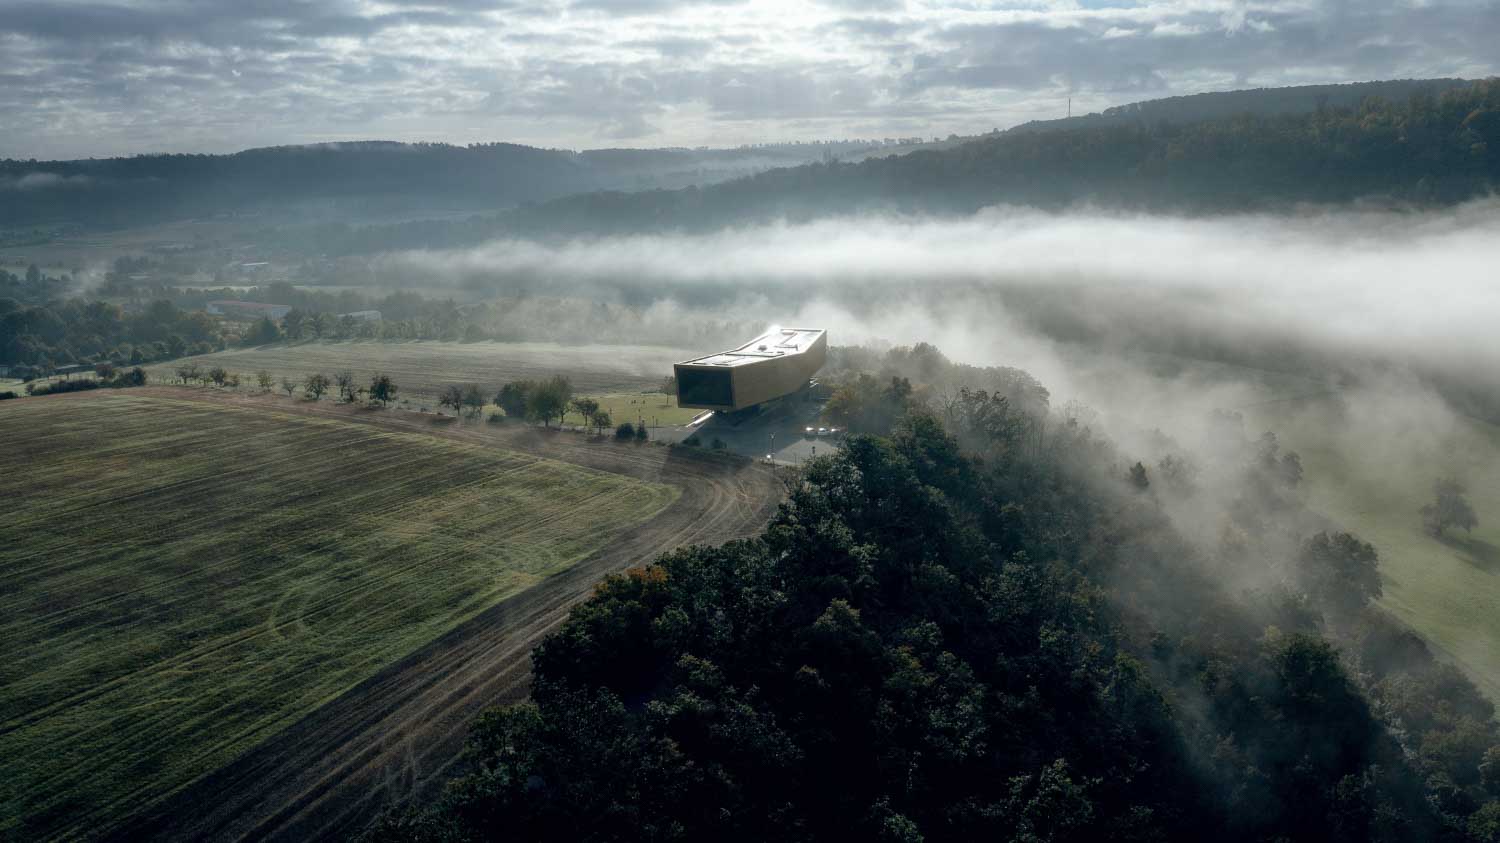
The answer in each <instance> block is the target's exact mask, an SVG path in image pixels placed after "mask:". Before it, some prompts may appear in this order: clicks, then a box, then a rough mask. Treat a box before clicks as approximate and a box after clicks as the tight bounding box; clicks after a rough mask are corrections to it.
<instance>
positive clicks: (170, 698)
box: [0, 365, 678, 837]
mask: <svg viewBox="0 0 1500 843" xmlns="http://www.w3.org/2000/svg"><path fill="white" fill-rule="evenodd" d="M246 368H248V366H247V367H246ZM330 368H331V365H330ZM0 440H3V441H4V442H5V443H6V447H5V448H3V449H0V501H4V508H5V511H4V513H3V516H0V640H3V641H4V642H5V650H6V658H5V659H4V661H3V662H0V758H4V759H5V765H4V768H5V775H4V776H3V777H0V836H4V837H31V836H34V833H35V832H36V831H38V830H41V829H46V830H47V833H48V834H49V835H51V834H57V835H59V836H79V835H81V836H91V835H92V834H94V833H97V832H98V831H99V830H100V829H101V828H102V827H103V825H104V823H105V822H106V821H110V822H116V821H119V820H121V819H122V818H126V817H128V816H130V815H131V814H133V813H134V812H136V811H138V810H140V809H141V808H143V807H145V806H146V805H147V804H149V802H150V801H151V800H157V799H160V798H163V797H165V796H166V795H168V794H170V793H172V792H174V791H175V790H177V789H180V788H181V787H183V786H185V785H186V784H188V783H189V782H191V781H193V780H194V779H195V778H197V777H199V776H202V775H204V774H206V773H208V772H210V771H212V770H214V769H216V768H217V767H219V766H221V765H223V764H224V763H226V762H228V761H229V760H231V759H232V758H234V757H235V756H237V755H239V754H240V753H242V752H244V751H245V750H247V749H249V748H251V747H253V746H254V745H256V744H257V743H258V742H260V741H262V740H264V739H265V738H267V737H268V736H270V735H272V734H274V733H276V732H277V731H278V730H280V729H282V728H284V727H286V726H287V725H289V724H291V723H292V722H294V721H295V720H297V719H298V718H299V717H301V716H303V715H304V714H306V713H308V712H309V711H311V710H313V709H314V708H316V707H318V706H319V705H321V704H323V703H325V702H327V701H329V700H331V699H333V698H334V697H336V696H338V695H339V694H340V693H342V692H344V691H346V690H348V689H349V688H351V687H352V686H354V685H355V684H357V683H358V682H360V681H361V680H363V679H365V678H367V677H369V676H371V675H372V674H374V673H375V672H377V671H378V670H379V669H380V668H382V667H383V666H385V665H387V664H390V663H391V662H393V661H394V660H396V659H398V658H400V657H401V656H403V655H405V654H407V653H409V652H411V651H413V650H415V649H416V648H418V647H420V646H421V645H423V644H424V643H426V642H428V641H430V640H432V639H433V638H435V637H436V636H438V635H439V634H441V633H443V632H444V631H446V630H448V629H451V628H452V627H454V626H455V625H456V624H458V623H459V622H461V621H463V620H465V619H466V618H469V617H472V616H473V615H475V614H477V613H478V612H480V611H481V610H483V609H485V608H487V607H489V606H491V605H493V604H494V603H496V602H497V601H499V600H501V599H502V598H505V597H507V596H509V595H512V594H515V593H518V592H520V591H522V590H524V589H526V588H527V587H529V586H530V585H532V584H533V583H536V582H537V581H538V580H540V579H541V578H544V577H546V576H548V575H549V574H552V573H555V572H557V571H559V570H562V569H565V568H567V567H568V566H570V565H572V564H574V563H576V562H577V561H579V560H581V559H583V558H584V557H586V556H587V555H588V554H590V553H592V552H593V551H595V550H597V549H599V548H601V547H603V546H605V545H606V543H608V542H609V541H611V539H612V538H613V537H614V536H616V535H618V534H619V533H620V531H622V530H624V529H626V528H629V527H631V526H633V525H636V524H639V523H641V522H643V521H645V520H647V519H648V518H650V517H651V516H652V515H654V514H655V513H657V512H659V511H660V510H662V509H663V508H664V507H666V506H667V505H668V504H669V503H670V502H671V501H673V500H674V499H675V498H676V496H677V494H678V492H677V490H675V489H672V488H670V487H667V486H664V485H657V484H651V483H645V482H641V481H636V480H633V479H629V478H625V477H621V476H618V475H613V474H608V473H603V472H598V471H592V470H589V469H585V468H581V467H576V466H572V465H566V464H562V463H558V462H553V461H548V460H544V459H539V458H534V457H531V456H528V455H526V454H522V453H515V452H508V451H504V450H499V449H496V448H493V447H486V446H478V445H469V444H465V443H458V442H452V441H448V440H444V439H438V438H434V437H428V436H424V435H421V434H416V433H406V432H398V431H381V430H379V429H371V428H370V427H368V426H365V425H354V424H350V423H347V422H343V421H340V420H336V419H320V418H308V417H301V416H293V415H289V414H282V413H278V412H276V411H274V410H269V409H266V408H264V407H246V408H234V407H222V406H213V405H206V404H204V403H201V402H193V401H189V400H177V399H171V398H163V397H153V396H143V395H136V394H132V393H130V392H115V391H105V392H99V393H92V394H90V395H87V396H76V397H70V398H68V399H61V400H60V399H53V398H45V399H28V400H20V401H8V402H4V403H3V404H0Z"/></svg>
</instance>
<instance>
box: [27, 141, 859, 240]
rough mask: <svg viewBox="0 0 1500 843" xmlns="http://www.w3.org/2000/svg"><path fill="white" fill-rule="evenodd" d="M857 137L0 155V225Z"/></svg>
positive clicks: (224, 212)
mask: <svg viewBox="0 0 1500 843" xmlns="http://www.w3.org/2000/svg"><path fill="white" fill-rule="evenodd" d="M870 147H871V144H870V143H868V142H862V141H853V142H832V143H810V144H766V145H762V146H757V147H742V148H737V149H596V150H586V151H583V152H575V151H572V150H566V149H539V148H536V147H530V146H522V145H519V144H512V143H491V144H474V145H469V146H453V145H450V144H442V143H416V144H407V143H395V142H390V141H364V142H354V143H337V144H313V145H308V146H281V147H267V148H263V149H250V150H246V151H244V152H237V153H234V154H232V155H138V156H135V157H129V158H107V159H98V160H95V159H89V160H82V161H19V160H3V161H0V191H4V192H5V195H6V198H7V201H6V202H5V203H0V227H6V226H32V225H40V224H57V223H75V224H82V225H86V226H106V227H108V226H138V225H141V224H143V223H149V222H160V221H166V220H174V219H184V218H195V217H212V216H231V217H243V218H248V219H251V220H253V219H255V218H257V217H260V216H262V215H269V214H271V213H273V212H274V214H275V215H276V219H277V221H278V222H280V221H284V220H286V219H289V218H290V219H307V220H356V221H368V220H370V219H379V218H389V217H392V216H395V217H402V216H428V215H434V214H441V213H446V214H452V213H455V212H457V213H462V212H478V211H495V210H498V209H502V208H507V207H511V206H514V205H517V204H521V203H526V202H538V201H545V200H549V199H555V198H557V197H560V196H566V195H569V194H573V193H584V192H589V191H597V190H640V189H648V188H677V187H684V186H687V185H696V184H711V183H714V182H718V181H723V180H725V179H731V178H738V177H743V176H746V175H750V174H753V173H756V172H760V171H762V170H766V169H770V168H773V167H786V166H793V165H797V164H803V163H807V162H809V161H818V160H822V159H824V158H826V157H829V156H835V155H844V154H850V153H858V152H863V151H866V150H868V149H869V148H870Z"/></svg>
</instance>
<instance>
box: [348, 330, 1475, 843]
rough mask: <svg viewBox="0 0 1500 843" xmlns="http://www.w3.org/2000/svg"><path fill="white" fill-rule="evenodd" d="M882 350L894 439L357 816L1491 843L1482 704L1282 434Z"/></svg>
mask: <svg viewBox="0 0 1500 843" xmlns="http://www.w3.org/2000/svg"><path fill="white" fill-rule="evenodd" d="M886 357H887V358H888V359H889V360H890V361H891V364H892V365H890V366H886V365H881V366H879V367H877V368H875V369H874V370H869V371H856V370H855V369H852V368H851V369H850V370H849V373H850V375H851V376H852V377H853V378H855V380H856V382H857V379H858V377H859V375H867V376H868V377H869V378H870V379H871V381H872V384H871V385H870V386H869V388H868V389H865V388H864V387H861V390H863V391H864V393H865V394H866V395H867V397H869V398H870V399H871V400H873V401H876V402H879V403H881V405H882V406H883V407H884V409H885V410H890V411H891V412H890V413H889V414H888V415H887V416H885V417H884V418H888V419H889V426H888V427H887V428H885V429H883V430H871V431H870V432H869V433H866V434H856V435H854V436H852V437H851V438H850V439H848V440H847V443H846V444H845V446H844V447H843V448H841V449H840V450H839V451H838V452H837V453H835V454H833V455H831V456H824V457H822V458H819V459H817V460H814V461H812V462H811V463H810V464H808V465H807V466H806V468H805V470H804V471H803V472H802V473H801V474H800V476H799V477H798V478H797V479H796V480H795V482H793V483H792V485H791V492H790V497H789V499H788V501H787V502H786V503H785V505H783V507H782V508H781V510H780V512H779V514H778V515H777V516H776V517H775V519H774V520H773V522H772V524H771V525H770V527H768V528H767V530H766V531H765V532H764V533H763V534H762V535H760V536H758V537H756V538H753V539H750V540H747V541H741V542H734V543H731V544H728V545H724V546H722V547H718V548H708V547H699V548H689V549H685V550H679V551H675V552H672V553H669V554H666V555H664V556H662V557H661V558H659V559H657V560H656V561H655V562H653V563H652V564H649V565H646V566H643V567H640V568H636V569H633V570H631V571H629V572H627V573H625V574H623V575H619V576H615V577H611V578H609V579H608V580H606V581H605V583H604V584H603V585H601V586H600V587H599V589H598V590H597V591H596V593H595V595H594V597H593V598H592V599H590V600H589V601H588V602H587V603H585V604H583V605H582V606H580V607H579V608H577V609H575V610H574V611H573V613H572V614H571V616H570V618H569V620H568V621H567V623H566V624H565V625H564V626H563V627H562V628H561V629H560V630H559V631H558V632H556V633H555V634H553V635H552V636H550V637H549V638H547V639H546V640H545V641H544V642H543V644H542V645H541V646H540V647H539V648H538V649H537V650H536V651H535V653H534V655H533V666H534V672H535V676H534V681H533V686H532V687H533V691H532V699H531V700H530V701H529V702H526V703H523V704H519V705H514V706H510V707H506V708H500V709H495V710H493V711H491V712H490V713H488V714H486V715H484V716H483V717H482V718H481V719H480V721H479V722H478V724H477V726H476V727H475V728H474V730H473V732H472V734H471V737H470V741H469V757H468V761H467V769H466V770H465V771H464V772H463V774H462V775H461V776H460V777H459V778H458V779H456V780H455V781H454V782H452V783H451V784H450V785H449V787H448V788H447V789H446V790H445V791H444V794H443V795H442V796H441V797H440V798H438V799H437V800H436V801H435V802H434V803H431V804H429V805H427V806H422V808H421V809H420V810H412V811H407V812H403V813H397V814H393V815H390V816H388V817H386V818H385V819H384V820H383V821H382V824H381V825H380V827H379V828H377V830H376V831H375V833H374V837H375V839H381V840H384V839H389V840H395V839H430V840H438V839H442V840H483V839H530V840H554V839H555V840H564V839H567V840H574V839H643V838H645V839H663V840H697V839H716V840H747V841H748V840H768V839H776V840H847V839H869V840H905V841H914V840H930V841H938V840H953V841H966V840H975V839H1006V840H1056V841H1073V840H1076V841H1085V840H1089V841H1092V840H1164V839H1182V840H1194V839H1201V837H1202V835H1203V833H1204V830H1205V829H1212V830H1213V834H1214V836H1215V837H1216V838H1222V839H1226V840H1233V841H1239V840H1244V841H1263V840H1274V839H1287V840H1319V841H1323V840H1328V841H1364V840H1392V841H1395V840H1419V839H1420V840H1454V841H1458V840H1490V839H1493V837H1492V835H1493V833H1494V830H1495V826H1496V823H1495V819H1496V818H1497V817H1500V775H1495V774H1494V770H1495V769H1500V767H1497V766H1496V763H1497V761H1496V759H1500V729H1497V724H1496V721H1495V718H1494V708H1493V706H1492V705H1491V704H1490V703H1489V702H1488V701H1487V700H1485V698H1484V697H1483V696H1482V695H1481V694H1480V693H1479V692H1478V691H1477V690H1476V689H1475V688H1474V686H1473V685H1472V684H1470V683H1469V682H1468V681H1467V680H1466V679H1464V678H1463V676H1462V675H1461V674H1459V673H1458V671H1457V670H1456V669H1454V668H1453V667H1451V666H1448V665H1446V664H1444V663H1441V662H1439V661H1438V660H1436V659H1435V658H1434V657H1433V655H1432V653H1431V652H1430V651H1429V650H1428V649H1427V648H1426V646H1425V645H1424V644H1422V642H1421V641H1420V639H1417V638H1416V637H1415V636H1413V635H1412V634H1411V633H1409V632H1406V631H1405V630H1404V629H1403V628H1402V627H1401V626H1400V625H1399V624H1397V623H1396V622H1394V621H1393V620H1391V619H1390V618H1389V617H1388V616H1387V615H1385V614H1383V613H1381V612H1380V611H1378V610H1376V609H1375V608H1373V607H1372V606H1371V602H1372V601H1373V600H1374V599H1376V598H1378V597H1379V596H1380V594H1381V585H1380V573H1379V558H1378V555H1377V554H1376V553H1375V551H1374V549H1373V548H1372V547H1371V546H1370V545H1369V544H1368V543H1365V542H1364V541H1362V540H1360V539H1359V538H1358V537H1357V536H1354V535H1351V534H1348V533H1346V532H1342V531H1338V530H1330V529H1328V528H1327V526H1326V524H1323V523H1322V522H1320V520H1319V519H1318V518H1317V517H1316V516H1314V515H1313V514H1312V513H1310V512H1308V511H1307V510H1306V509H1305V507H1304V506H1303V504H1302V503H1301V500H1300V498H1299V496H1298V492H1297V486H1298V484H1299V483H1300V480H1301V477H1300V474H1298V475H1297V476H1296V477H1293V476H1292V474H1293V473H1292V472H1290V471H1289V470H1288V468H1287V464H1288V463H1287V459H1286V458H1287V456H1288V454H1287V453H1284V452H1283V451H1282V450H1281V449H1280V447H1279V446H1277V445H1276V442H1275V439H1274V437H1266V436H1262V437H1259V438H1252V437H1251V436H1249V435H1247V434H1246V433H1245V432H1244V431H1243V424H1242V421H1241V420H1240V419H1239V418H1238V417H1237V416H1235V415H1233V414H1229V413H1224V414H1220V415H1219V416H1217V417H1215V418H1213V419H1211V420H1210V427H1211V429H1212V430H1213V431H1216V433H1215V436H1216V437H1217V438H1216V441H1217V443H1218V444H1217V445H1216V446H1215V452H1214V453H1213V454H1210V455H1208V457H1209V459H1208V460H1207V462H1206V463H1204V462H1200V460H1199V459H1197V458H1195V457H1194V456H1193V455H1191V454H1188V453H1186V452H1184V451H1183V450H1181V449H1180V447H1179V446H1177V445H1175V444H1174V443H1172V442H1170V441H1163V442H1161V443H1159V445H1158V446H1155V447H1157V448H1158V449H1159V453H1160V454H1161V456H1160V458H1157V457H1156V455H1154V454H1153V455H1147V456H1150V457H1151V459H1150V461H1151V462H1152V464H1153V466H1154V468H1152V469H1148V468H1147V467H1146V465H1145V463H1146V460H1142V459H1140V458H1139V457H1137V456H1135V455H1132V454H1127V453H1125V452H1123V451H1122V450H1121V449H1120V448H1119V447H1118V446H1117V445H1115V444H1114V443H1113V442H1111V441H1110V440H1109V439H1107V438H1105V437H1104V436H1102V435H1101V434H1100V432H1098V431H1097V430H1095V429H1094V428H1093V427H1092V425H1091V423H1090V422H1089V414H1088V413H1087V412H1086V411H1084V410H1083V409H1081V408H1077V407H1066V408H1063V409H1061V410H1055V409H1052V408H1050V407H1047V406H1046V405H1045V404H1043V405H1040V406H1036V407H1034V408H1032V409H1021V408H1019V407H1018V406H1017V403H1019V402H1013V401H1012V396H1011V395H1010V394H1004V393H1002V394H999V395H996V394H995V393H993V392H988V391H987V390H984V389H983V388H982V387H980V385H979V384H974V385H972V386H971V385H969V384H962V383H960V384H958V394H957V397H956V400H955V401H954V402H953V403H952V404H951V405H949V407H948V409H947V410H945V409H944V406H945V405H944V403H943V401H942V398H941V396H942V393H943V390H942V389H940V388H934V384H932V383H928V382H925V381H923V380H921V379H910V377H909V376H906V375H900V374H894V373H893V371H892V370H894V369H895V368H896V367H897V366H898V365H900V364H901V363H903V362H906V363H908V364H909V363H910V361H911V360H912V359H913V358H914V357H915V358H917V359H921V360H925V361H927V363H928V366H929V368H930V369H931V371H933V372H935V373H936V374H937V375H938V376H939V377H938V380H939V381H940V382H941V381H942V379H943V377H944V376H946V375H948V374H951V370H946V369H945V368H944V367H943V366H941V365H940V363H938V362H937V361H940V360H941V357H940V355H938V354H937V352H936V349H931V350H930V351H927V352H924V353H923V354H920V355H913V354H912V349H898V350H896V351H894V352H891V353H889V354H888V355H886ZM980 374H983V372H982V371H981V373H980ZM903 377H907V378H908V380H907V382H906V383H904V384H903V383H902V381H901V379H902V378H903ZM989 377H990V378H991V379H993V378H994V377H996V375H995V374H990V375H989ZM1010 379H1011V380H1013V381H1017V382H1022V379H1020V378H1017V377H1015V376H1010ZM990 385H991V386H993V383H991V384H990ZM883 411H884V410H883ZM866 423H867V424H868V425H869V426H871V427H874V426H876V425H877V424H878V423H880V421H879V419H877V418H876V417H873V416H872V417H870V418H869V419H868V421H867V422H866ZM1273 446H1274V447H1273ZM1195 464H1197V465H1206V466H1208V468H1207V469H1199V468H1193V467H1192V466H1194V465H1195ZM1130 468H1139V469H1140V473H1141V474H1143V475H1145V474H1148V473H1149V474H1154V476H1155V477H1157V478H1160V482H1150V483H1148V484H1140V483H1132V482H1131V481H1130V479H1129V477H1130V473H1131V472H1130V471H1129V470H1128V469H1130ZM1205 507H1206V508H1205ZM1204 521H1207V522H1208V523H1203V522H1204Z"/></svg>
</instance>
